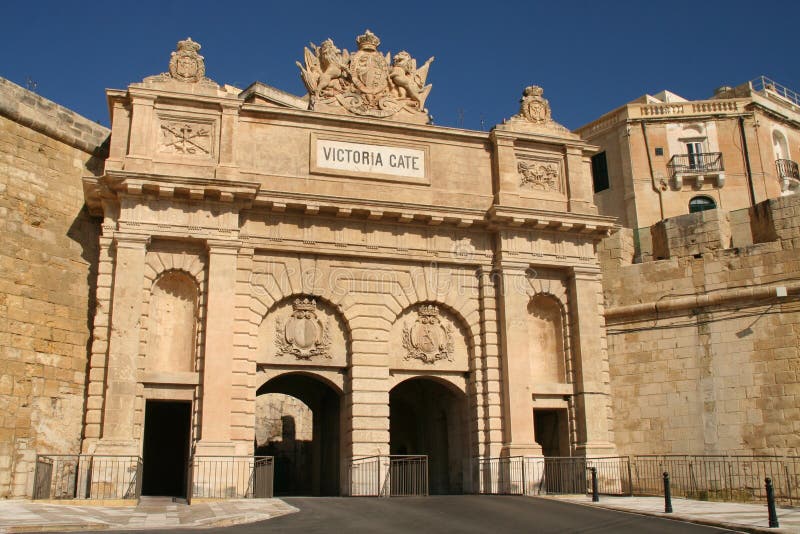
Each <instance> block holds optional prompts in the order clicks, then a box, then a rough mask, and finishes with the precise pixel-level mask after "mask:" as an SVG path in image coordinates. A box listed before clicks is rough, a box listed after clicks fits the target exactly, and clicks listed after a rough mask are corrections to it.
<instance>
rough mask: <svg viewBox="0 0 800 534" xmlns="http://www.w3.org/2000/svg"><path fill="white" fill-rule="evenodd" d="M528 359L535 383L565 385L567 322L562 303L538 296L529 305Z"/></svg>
mask: <svg viewBox="0 0 800 534" xmlns="http://www.w3.org/2000/svg"><path fill="white" fill-rule="evenodd" d="M526 326H527V330H528V339H529V340H530V343H529V344H528V358H529V361H530V366H531V378H532V382H533V383H535V384H564V383H566V382H567V369H566V365H565V363H566V362H565V358H564V323H563V319H562V310H561V305H560V304H559V302H558V301H557V300H556V299H555V298H554V297H551V296H549V295H535V296H534V297H533V298H532V299H531V301H530V303H529V304H528V316H527V325H526Z"/></svg>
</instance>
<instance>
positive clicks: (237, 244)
mask: <svg viewBox="0 0 800 534" xmlns="http://www.w3.org/2000/svg"><path fill="white" fill-rule="evenodd" d="M206 248H207V249H208V253H209V254H234V255H235V254H238V253H239V249H241V248H242V242H241V241H240V240H238V239H234V240H231V241H227V240H223V239H208V240H206Z"/></svg>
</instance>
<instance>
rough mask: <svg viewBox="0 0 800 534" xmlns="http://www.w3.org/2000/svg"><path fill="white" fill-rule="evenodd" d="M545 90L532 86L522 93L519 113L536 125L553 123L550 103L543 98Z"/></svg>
mask: <svg viewBox="0 0 800 534" xmlns="http://www.w3.org/2000/svg"><path fill="white" fill-rule="evenodd" d="M543 93H544V90H543V89H542V88H541V87H539V86H538V85H530V86H528V87H526V88H525V90H524V91H523V92H522V100H520V101H519V102H520V106H519V113H520V115H522V116H523V117H525V118H526V119H527V120H529V121H531V122H532V123H534V124H547V123H548V122H550V121H552V120H553V119H552V117H551V111H550V103H549V102H548V101H547V99H546V98H544V97H543V96H542V94H543Z"/></svg>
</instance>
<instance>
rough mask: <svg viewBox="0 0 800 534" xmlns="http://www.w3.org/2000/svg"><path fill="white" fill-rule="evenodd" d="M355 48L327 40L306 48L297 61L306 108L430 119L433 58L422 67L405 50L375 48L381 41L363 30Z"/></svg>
mask: <svg viewBox="0 0 800 534" xmlns="http://www.w3.org/2000/svg"><path fill="white" fill-rule="evenodd" d="M356 44H357V45H358V50H357V51H355V52H353V53H352V54H350V53H349V52H348V51H347V50H346V49H345V50H339V49H338V48H337V47H336V45H335V44H334V42H333V41H332V40H331V39H326V40H325V41H323V42H322V44H321V45H320V46H317V45H315V44H314V43H311V44H310V46H311V48H310V49H309V48H308V47H307V48H305V64H304V65H303V64H301V63H300V62H299V61H298V62H297V66H298V67H299V68H300V76H301V78H302V79H303V83H304V84H305V86H306V88H307V89H308V94H309V97H310V98H309V109H313V110H315V111H323V112H326V113H338V114H348V115H359V116H362V117H376V118H392V119H394V120H399V121H404V122H412V123H417V124H427V123H429V122H430V120H431V118H430V115H429V114H428V110H427V109H425V100H426V99H427V98H428V94H429V93H430V91H431V87H432V86H431V85H425V83H426V80H427V77H428V69H429V67H430V64H431V63H432V62H433V59H434V58H432V57H431V58H430V59H428V61H426V62H425V63H424V64H423V65H422V66H421V67H419V68H417V62H416V60H415V59H413V58H412V57H411V55H410V54H409V53H408V52H405V51H402V52H398V53H397V54H395V55H394V56H392V55H391V54H390V53H388V52H387V53H386V55H385V56H384V55H383V54H382V53H381V52H378V47H379V46H380V44H381V40H380V39H379V38H378V36H377V35H375V34H374V33H372V32H371V31H369V30H367V31H366V32H364V33H363V34H362V35H359V36H358V37H357V38H356Z"/></svg>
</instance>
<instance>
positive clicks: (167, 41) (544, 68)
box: [0, 0, 800, 129]
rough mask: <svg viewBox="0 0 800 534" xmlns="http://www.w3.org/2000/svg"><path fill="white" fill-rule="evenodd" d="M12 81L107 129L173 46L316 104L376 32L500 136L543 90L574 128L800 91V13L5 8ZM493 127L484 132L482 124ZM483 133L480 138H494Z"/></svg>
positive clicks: (693, 5)
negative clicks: (736, 97) (766, 82)
mask: <svg viewBox="0 0 800 534" xmlns="http://www.w3.org/2000/svg"><path fill="white" fill-rule="evenodd" d="M0 20H2V28H3V30H2V32H0V76H3V77H5V78H8V79H10V80H12V81H13V82H15V83H18V84H20V85H23V86H24V85H26V82H27V80H28V78H30V79H32V80H34V81H35V82H36V84H37V86H36V91H37V92H38V93H39V94H41V95H43V96H45V97H47V98H50V99H51V100H54V101H56V102H58V103H59V104H62V105H64V106H66V107H68V108H70V109H73V110H75V111H77V112H78V113H81V114H82V115H85V116H86V117H88V118H90V119H93V120H96V121H98V122H101V123H102V124H106V125H107V124H108V111H107V108H106V103H105V96H104V90H105V88H117V89H121V88H125V87H126V86H127V85H128V84H129V83H131V82H136V81H140V80H141V79H142V78H144V77H145V76H149V75H151V74H157V73H160V72H164V71H166V70H167V64H168V61H169V55H170V52H171V51H172V50H174V48H175V43H176V42H177V41H178V40H180V39H184V38H186V37H187V36H191V37H192V39H194V40H195V41H198V42H200V43H201V44H202V46H203V48H202V50H201V54H203V55H204V56H205V59H206V73H207V75H208V76H209V77H210V78H212V79H214V80H215V81H217V82H219V83H230V84H234V85H236V86H238V87H242V88H244V87H246V86H247V85H249V84H250V83H251V82H253V81H261V82H264V83H267V84H269V85H273V86H275V87H277V88H279V89H282V90H284V91H288V92H291V93H295V94H303V93H304V92H305V88H304V87H303V85H302V83H301V81H300V77H299V75H298V69H297V66H296V65H295V63H294V62H295V60H300V59H301V58H302V56H303V47H304V46H305V45H306V44H307V43H308V42H309V41H313V42H315V43H317V44H319V43H320V42H321V41H323V40H324V39H325V38H328V37H330V38H332V39H333V40H334V41H335V42H336V44H337V46H339V48H347V49H349V50H353V49H355V48H356V46H355V42H354V38H355V37H356V36H357V35H359V34H361V33H363V31H364V30H365V29H366V28H369V29H371V30H372V31H373V32H375V33H376V34H377V35H378V36H379V37H380V38H381V40H382V44H381V47H380V49H381V50H382V51H384V52H386V51H391V52H397V51H399V50H401V49H405V50H408V51H409V52H410V53H411V55H412V56H414V57H415V58H416V59H417V60H418V62H419V63H421V62H423V61H424V60H426V59H427V58H428V57H430V56H436V60H435V61H434V63H433V65H432V66H431V70H430V73H429V76H428V82H429V83H432V84H433V90H432V92H431V95H430V97H429V98H428V101H427V107H428V109H429V110H430V112H431V113H432V114H433V116H434V119H435V122H436V124H440V125H444V126H463V127H465V128H470V129H481V128H483V129H489V128H491V126H492V125H494V124H497V123H499V122H501V121H502V120H503V119H504V118H507V117H509V116H511V115H513V114H514V113H516V111H517V107H518V101H519V97H520V94H521V92H522V89H523V88H524V87H525V86H527V85H531V84H537V85H541V86H542V87H544V90H545V94H544V96H545V97H546V98H548V99H549V100H550V103H551V106H552V108H553V116H554V118H555V119H556V120H557V121H559V122H561V123H562V124H564V125H566V126H567V127H569V128H575V127H578V126H580V125H582V124H585V123H587V122H589V121H591V120H593V119H594V118H597V117H598V116H600V115H602V114H603V113H605V112H607V111H610V110H611V109H613V108H615V107H617V106H620V105H622V104H624V103H625V102H627V101H629V100H632V99H634V98H636V97H638V96H640V95H642V94H644V93H651V94H652V93H656V92H658V91H660V90H662V89H670V90H672V91H674V92H676V93H678V94H680V95H682V96H684V97H686V98H691V99H700V98H706V97H708V96H710V95H711V94H712V92H713V90H714V88H715V87H718V86H720V85H738V84H739V83H742V82H745V81H747V80H749V79H752V78H755V77H756V76H759V75H761V74H765V75H767V76H770V77H771V78H773V79H774V80H776V81H777V82H779V83H782V84H784V85H787V86H789V87H790V88H792V89H794V90H796V91H800V38H798V35H799V34H800V32H798V31H797V23H798V21H800V2H799V1H797V0H786V1H773V0H764V1H760V2H743V1H737V0H729V1H700V0H696V1H695V2H684V1H680V0H678V1H672V2H632V1H619V2H615V1H613V0H605V1H594V2H589V1H561V2H535V1H528V2H503V1H499V0H495V1H493V2H490V1H485V2H478V3H471V2H433V1H427V2H417V1H414V0H395V1H393V2H379V1H377V0H374V1H371V2H366V1H359V2H344V1H342V2H336V1H327V2H317V1H314V0H307V1H302V2H297V1H294V2H293V1H291V0H288V1H285V2H264V1H258V0H253V1H250V2H211V1H201V0H198V1H185V0H184V1H173V0H162V1H160V2H151V1H139V2H124V3H123V2H102V3H101V2H91V1H84V2H67V1H60V2H56V1H52V2H50V1H42V0H38V1H35V2H33V1H27V2H22V1H17V0H6V1H4V2H3V3H2V5H1V6H0ZM482 121H483V122H482ZM482 125H483V126H482Z"/></svg>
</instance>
